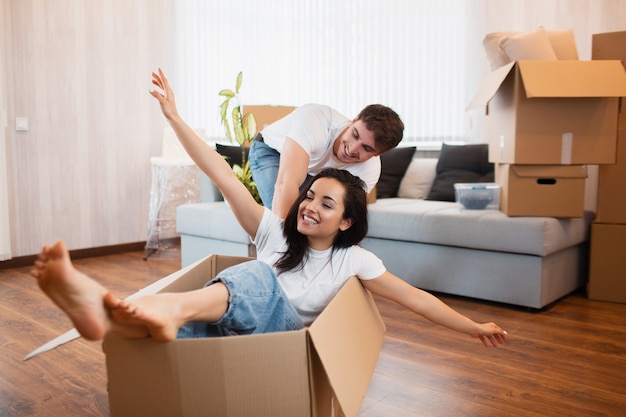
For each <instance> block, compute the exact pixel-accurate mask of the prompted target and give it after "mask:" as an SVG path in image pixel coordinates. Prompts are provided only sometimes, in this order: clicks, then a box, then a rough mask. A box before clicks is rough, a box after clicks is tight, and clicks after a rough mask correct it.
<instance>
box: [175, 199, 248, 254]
mask: <svg viewBox="0 0 626 417" xmlns="http://www.w3.org/2000/svg"><path fill="white" fill-rule="evenodd" d="M176 231H177V232H178V233H180V234H181V235H191V236H200V237H206V238H210V239H215V240H224V241H227V242H236V243H244V244H248V243H250V237H249V236H248V234H247V233H246V232H245V231H244V230H243V228H242V227H241V226H240V225H239V222H237V218H236V217H235V215H234V214H233V212H232V210H231V209H230V207H228V205H227V204H226V203H225V202H223V201H215V202H210V203H196V204H184V205H182V206H178V207H177V208H176Z"/></svg>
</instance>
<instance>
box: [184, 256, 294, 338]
mask: <svg viewBox="0 0 626 417" xmlns="http://www.w3.org/2000/svg"><path fill="white" fill-rule="evenodd" d="M216 282H221V283H223V284H224V285H226V287H227V288H228V291H229V299H228V309H227V310H226V313H225V314H224V316H223V317H222V318H221V319H220V320H219V321H217V322H215V323H207V322H189V323H186V324H185V325H184V326H183V327H181V328H180V330H179V331H178V335H177V336H176V337H177V338H178V339H185V338H194V337H219V336H234V335H244V334H256V333H271V332H283V331H289V330H299V329H302V328H303V327H304V324H303V323H302V319H301V318H300V316H299V315H298V313H297V312H296V310H295V308H294V307H293V305H292V304H291V302H290V301H289V300H288V299H287V297H286V296H285V293H284V292H283V290H282V288H281V287H280V285H279V283H278V279H277V278H276V274H274V271H272V268H270V266H269V265H268V264H266V263H265V262H261V261H256V260H254V261H248V262H244V263H241V264H238V265H234V266H232V267H230V268H226V269H225V270H223V271H222V272H220V273H219V274H217V276H216V277H215V278H213V279H212V280H211V281H209V282H208V283H207V284H206V286H209V285H213V284H215V283H216Z"/></svg>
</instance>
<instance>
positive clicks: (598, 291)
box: [587, 31, 626, 303]
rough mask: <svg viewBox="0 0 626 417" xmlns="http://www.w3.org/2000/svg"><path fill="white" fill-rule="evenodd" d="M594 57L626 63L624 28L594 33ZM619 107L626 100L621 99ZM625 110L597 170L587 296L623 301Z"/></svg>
mask: <svg viewBox="0 0 626 417" xmlns="http://www.w3.org/2000/svg"><path fill="white" fill-rule="evenodd" d="M592 58H593V59H594V60H611V59H619V60H621V61H622V63H626V31H624V32H611V33H600V34H596V35H593V46H592ZM622 101H623V102H622V106H624V105H626V99H622ZM625 180H626V109H622V112H621V113H620V118H619V130H618V136H617V153H616V161H615V164H613V165H601V166H600V167H599V172H598V207H597V215H596V219H595V221H594V223H593V224H592V226H591V260H590V270H589V285H588V288H587V292H588V295H589V298H591V299H595V300H603V301H613V302H621V303H626V256H624V248H625V247H626V181H625Z"/></svg>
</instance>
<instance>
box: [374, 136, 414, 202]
mask: <svg viewBox="0 0 626 417" xmlns="http://www.w3.org/2000/svg"><path fill="white" fill-rule="evenodd" d="M413 155H415V147H414V146H413V147H402V148H393V149H390V150H388V151H387V152H385V153H383V154H382V155H380V165H381V166H380V179H379V180H378V184H376V198H391V197H397V196H398V188H400V182H401V181H402V177H404V174H405V173H406V170H407V168H408V167H409V164H410V163H411V160H412V159H413Z"/></svg>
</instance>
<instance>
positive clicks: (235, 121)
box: [218, 71, 261, 203]
mask: <svg viewBox="0 0 626 417" xmlns="http://www.w3.org/2000/svg"><path fill="white" fill-rule="evenodd" d="M242 78H243V72H241V71H240V72H239V74H237V79H236V81H235V90H234V91H233V90H230V89H223V90H221V91H220V92H219V93H218V94H219V95H220V96H222V97H224V101H223V102H222V104H221V105H220V119H221V121H222V125H223V126H224V132H225V134H226V139H228V141H229V142H230V143H237V144H238V145H239V147H240V148H241V165H237V164H233V165H232V167H233V172H234V173H235V175H236V176H237V178H239V181H241V182H242V184H243V185H245V186H246V188H247V189H248V190H249V191H250V194H252V196H253V197H254V199H255V200H256V201H257V202H259V203H261V196H260V195H259V191H258V189H257V187H256V184H255V183H254V181H253V180H252V171H250V161H249V160H248V158H247V152H246V148H248V147H249V146H250V143H251V142H252V140H253V139H254V136H255V135H256V133H257V131H256V119H255V118H254V115H253V114H252V113H248V114H245V115H244V114H243V112H242V106H241V101H240V100H239V88H240V87H241V80H242Z"/></svg>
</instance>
